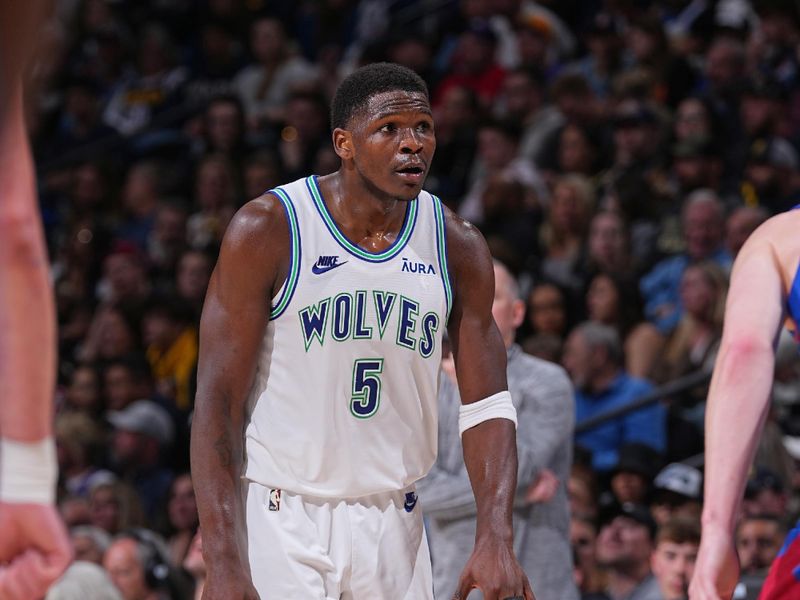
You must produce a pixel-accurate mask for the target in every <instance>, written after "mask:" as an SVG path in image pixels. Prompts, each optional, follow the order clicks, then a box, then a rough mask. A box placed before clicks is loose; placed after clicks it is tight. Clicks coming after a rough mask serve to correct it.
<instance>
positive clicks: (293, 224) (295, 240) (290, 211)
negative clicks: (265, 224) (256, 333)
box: [269, 188, 300, 321]
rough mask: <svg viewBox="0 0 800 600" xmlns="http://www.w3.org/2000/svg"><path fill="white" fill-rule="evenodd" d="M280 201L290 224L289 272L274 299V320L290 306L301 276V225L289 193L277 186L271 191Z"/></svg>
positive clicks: (272, 319) (271, 319) (271, 313)
mask: <svg viewBox="0 0 800 600" xmlns="http://www.w3.org/2000/svg"><path fill="white" fill-rule="evenodd" d="M269 193H271V194H273V195H274V196H275V197H276V198H278V200H279V201H280V203H281V205H282V206H283V210H284V212H285V213H286V222H287V223H288V224H289V246H290V252H289V274H288V275H287V276H286V281H284V283H283V285H282V286H281V289H280V290H278V293H277V294H276V295H275V298H273V299H272V301H271V304H272V310H271V311H270V313H269V320H270V321H274V320H275V319H277V318H278V317H280V316H281V315H282V314H283V313H284V312H285V311H286V307H288V306H289V302H290V301H291V300H292V296H293V295H294V291H295V289H297V280H298V279H299V278H300V227H299V226H298V224H297V213H296V212H295V209H294V204H292V201H291V199H290V198H289V195H288V194H287V193H286V192H285V191H284V190H283V189H281V188H275V189H272V190H270V191H269Z"/></svg>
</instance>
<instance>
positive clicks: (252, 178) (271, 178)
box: [242, 121, 439, 200]
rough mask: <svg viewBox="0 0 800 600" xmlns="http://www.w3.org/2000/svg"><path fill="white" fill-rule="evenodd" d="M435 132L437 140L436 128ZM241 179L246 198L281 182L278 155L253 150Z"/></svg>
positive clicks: (245, 163) (257, 195)
mask: <svg viewBox="0 0 800 600" xmlns="http://www.w3.org/2000/svg"><path fill="white" fill-rule="evenodd" d="M437 124H438V121H437ZM436 133H437V140H438V133H439V130H438V129H437V131H436ZM437 157H438V154H437ZM320 174H321V173H320ZM242 179H243V182H242V185H243V186H244V193H243V196H244V197H245V198H246V199H247V200H252V199H253V198H258V197H259V196H260V195H261V194H263V193H264V192H266V191H267V190H271V189H272V188H274V187H276V186H278V185H280V184H282V183H283V180H282V175H281V170H280V165H279V161H278V157H277V156H276V155H275V153H274V152H270V151H265V150H259V151H257V152H254V153H253V154H251V155H250V156H248V157H247V159H246V160H245V161H244V166H243V167H242Z"/></svg>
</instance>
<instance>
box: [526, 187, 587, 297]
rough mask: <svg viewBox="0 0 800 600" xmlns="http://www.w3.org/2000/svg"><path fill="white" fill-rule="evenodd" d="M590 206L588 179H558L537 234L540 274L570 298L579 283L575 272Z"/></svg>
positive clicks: (577, 274)
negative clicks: (539, 245) (540, 257)
mask: <svg viewBox="0 0 800 600" xmlns="http://www.w3.org/2000/svg"><path fill="white" fill-rule="evenodd" d="M594 205H595V197H594V189H593V188H592V185H591V183H590V182H589V180H588V179H586V178H585V177H583V176H581V175H564V176H562V177H560V178H558V180H557V181H556V183H555V187H554V188H553V198H552V200H551V201H550V204H549V206H548V210H547V213H546V217H545V220H544V223H542V227H541V230H540V233H539V238H540V243H541V245H542V259H541V265H540V268H539V270H540V272H541V275H542V277H544V278H545V279H547V280H549V281H552V282H554V283H556V284H558V285H559V286H561V287H562V288H563V289H565V290H567V291H568V292H569V293H570V295H571V296H573V297H575V296H577V294H578V293H579V291H580V289H581V287H582V286H583V281H582V278H581V276H580V273H579V271H580V266H581V263H582V262H583V258H584V255H585V252H586V248H585V243H586V236H587V233H588V231H589V221H590V220H591V218H592V213H593V211H594Z"/></svg>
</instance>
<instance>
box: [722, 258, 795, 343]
mask: <svg viewBox="0 0 800 600" xmlns="http://www.w3.org/2000/svg"><path fill="white" fill-rule="evenodd" d="M783 295H784V293H783V282H782V281H781V277H780V274H779V271H778V267H777V263H776V261H775V258H774V256H773V254H772V252H771V249H770V248H767V247H762V248H754V249H752V251H750V252H747V253H744V252H743V253H740V255H739V257H738V259H737V261H736V264H735V265H734V269H733V272H732V274H731V281H730V287H729V289H728V299H727V303H726V306H725V320H724V327H723V344H725V343H726V342H728V343H730V342H732V341H736V340H743V341H748V342H749V343H765V344H772V343H773V342H774V340H775V337H776V336H777V334H778V332H779V330H780V328H781V326H782V324H783V316H784V310H783V306H784V301H783Z"/></svg>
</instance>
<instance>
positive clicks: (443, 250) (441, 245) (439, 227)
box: [431, 194, 453, 324]
mask: <svg viewBox="0 0 800 600" xmlns="http://www.w3.org/2000/svg"><path fill="white" fill-rule="evenodd" d="M431 198H432V199H433V215H434V219H435V221H436V250H437V252H436V254H437V258H438V262H439V273H440V274H441V276H442V285H444V297H445V301H446V304H447V312H446V315H445V324H447V323H448V322H449V321H450V310H451V309H452V308H453V288H452V287H451V285H450V272H449V271H448V269H447V234H446V233H445V224H444V210H442V201H441V200H440V199H439V198H438V197H437V196H434V195H433V194H431Z"/></svg>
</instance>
